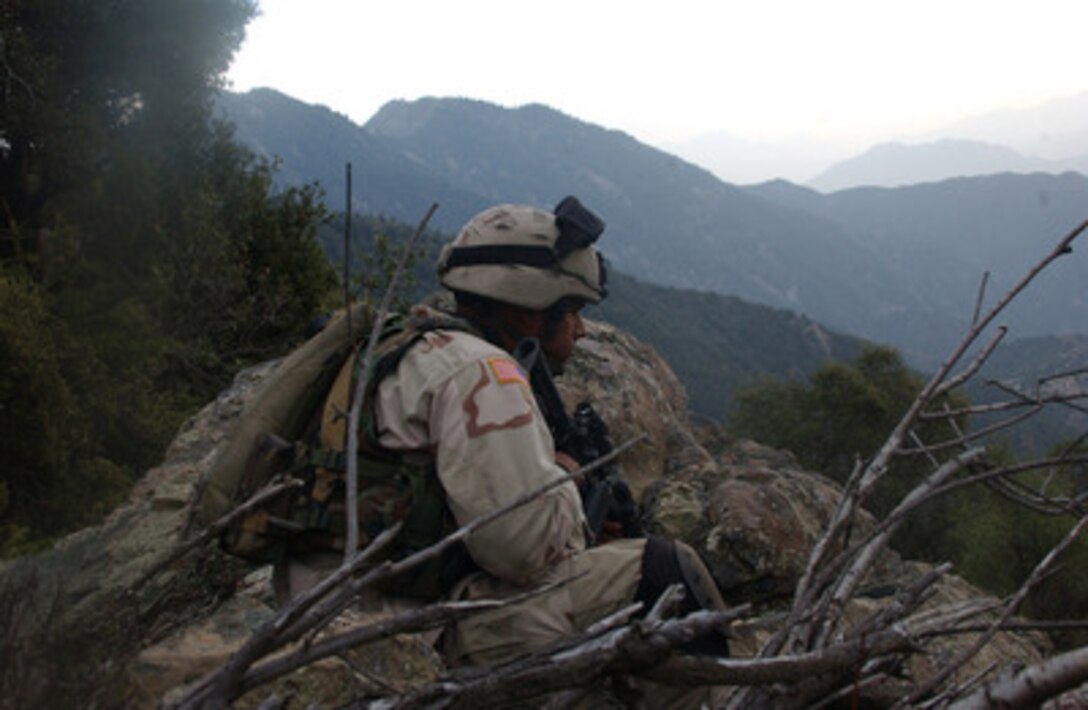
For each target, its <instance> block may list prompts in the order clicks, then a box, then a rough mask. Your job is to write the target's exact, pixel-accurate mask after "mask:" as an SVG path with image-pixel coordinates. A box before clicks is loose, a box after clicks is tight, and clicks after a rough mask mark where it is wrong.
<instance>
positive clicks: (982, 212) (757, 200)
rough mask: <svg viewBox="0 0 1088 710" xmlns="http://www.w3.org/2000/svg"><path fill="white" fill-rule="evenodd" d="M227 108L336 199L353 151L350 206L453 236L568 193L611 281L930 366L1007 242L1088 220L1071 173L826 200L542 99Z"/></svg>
mask: <svg viewBox="0 0 1088 710" xmlns="http://www.w3.org/2000/svg"><path fill="white" fill-rule="evenodd" d="M234 98H235V99H236V100H235V101H234V102H233V104H232V106H229V107H228V109H229V110H228V115H231V116H233V115H235V114H237V113H238V112H241V115H242V116H243V118H244V119H245V120H240V121H238V124H239V130H238V134H239V137H240V138H241V139H242V140H244V141H246V142H248V143H250V144H251V145H257V146H261V147H262V148H263V149H264V150H266V151H267V152H270V153H274V154H278V155H281V156H284V158H283V160H284V169H285V171H291V172H292V173H293V174H295V175H298V176H310V177H309V179H321V180H322V182H326V181H328V183H329V184H331V185H332V187H331V188H329V184H326V187H327V189H329V192H330V194H332V195H336V194H339V193H340V192H341V191H342V187H341V183H342V177H341V176H342V170H343V162H344V158H343V157H342V156H341V153H342V152H347V153H350V155H349V156H348V157H351V159H352V160H353V162H354V163H355V167H356V172H357V175H362V178H361V179H357V181H356V185H357V195H359V196H357V198H356V203H355V204H356V209H357V210H361V209H365V210H366V211H367V212H369V213H372V214H373V213H378V214H384V215H388V216H392V217H396V218H398V219H400V220H402V221H405V222H408V223H415V222H416V221H418V219H419V217H420V215H422V214H423V212H424V210H425V209H426V207H427V206H429V205H430V203H431V202H432V201H438V202H439V203H440V204H441V209H440V210H439V212H438V214H437V215H436V219H435V222H434V225H435V226H436V227H438V228H441V229H445V230H447V231H453V230H454V229H456V227H457V226H459V225H460V224H461V223H463V222H464V221H465V220H466V219H468V218H469V217H470V216H471V215H472V214H474V213H475V212H476V211H477V210H478V209H480V208H481V207H483V206H484V205H487V204H492V203H494V202H497V201H509V202H529V203H533V204H538V205H544V206H547V205H552V204H555V203H556V202H557V201H558V200H559V199H560V198H562V197H563V196H564V195H567V194H572V193H573V194H577V195H579V196H580V197H581V198H582V199H583V200H584V201H585V202H586V204H588V205H590V206H591V207H592V208H593V209H594V210H595V211H597V212H598V213H599V214H601V215H602V216H603V217H604V219H605V220H606V221H607V222H608V229H607V231H606V232H605V235H604V237H603V239H602V241H601V243H600V246H601V249H602V250H603V251H604V252H605V253H606V254H607V255H608V257H609V258H610V260H611V261H612V263H613V264H614V266H615V267H616V268H617V269H618V270H620V271H624V272H627V273H630V274H634V275H636V276H637V277H638V278H640V279H642V280H643V281H646V282H651V283H657V284H662V285H666V286H673V287H677V288H689V289H695V290H700V291H713V292H716V293H721V294H727V295H736V296H739V297H741V298H744V299H747V300H750V301H755V302H759V303H763V304H766V305H769V306H773V307H778V308H785V309H789V310H793V311H798V312H802V313H804V314H806V315H807V316H808V317H810V318H813V319H814V320H817V321H819V322H821V323H825V324H827V326H829V327H830V328H833V329H836V330H839V331H843V332H849V333H854V334H858V335H860V336H863V337H866V338H869V339H872V340H877V341H880V342H886V343H889V344H892V345H895V346H896V347H899V348H900V349H902V350H903V351H904V352H905V354H906V355H907V356H908V357H909V358H911V359H913V360H914V361H915V362H918V361H919V360H922V361H924V359H925V358H927V357H929V358H935V357H939V355H940V354H943V353H944V352H945V351H946V350H947V348H948V347H949V346H950V344H951V343H953V342H955V340H956V339H958V336H959V334H960V333H962V331H963V329H964V327H965V323H966V320H967V318H968V317H969V316H970V310H971V307H972V304H973V303H974V293H975V290H976V287H977V283H978V279H979V277H980V275H981V273H982V271H983V270H984V269H989V270H991V271H994V272H995V274H997V273H999V272H1000V274H1002V276H1001V278H1006V276H1005V273H1006V271H1008V273H1012V271H1013V269H1011V268H1010V269H1006V266H1015V267H1016V269H1022V268H1026V265H1024V264H1021V263H1019V262H1017V263H1016V264H1009V265H1006V264H1005V262H1004V261H1000V262H999V261H998V256H999V255H1000V253H1001V252H1002V250H1003V249H1004V247H1003V246H1001V245H1007V244H1015V245H1018V246H1020V247H1028V248H1027V249H1026V251H1022V252H1021V255H1020V256H1021V257H1022V258H1023V257H1024V255H1026V254H1028V253H1029V252H1030V254H1031V255H1032V256H1033V257H1035V258H1037V257H1038V256H1039V255H1041V254H1042V253H1044V251H1045V250H1044V249H1043V248H1041V245H1040V244H1039V243H1037V242H1030V241H1029V237H1031V238H1032V239H1034V238H1040V239H1043V240H1048V239H1056V238H1057V235H1058V234H1059V233H1060V232H1062V231H1064V230H1065V229H1068V228H1069V227H1070V226H1072V225H1073V224H1076V223H1077V222H1078V221H1080V220H1081V219H1083V218H1084V217H1085V216H1086V215H1085V214H1084V212H1085V209H1084V205H1085V204H1086V201H1085V197H1086V196H1088V192H1085V190H1084V189H1083V188H1084V186H1085V185H1086V184H1088V183H1086V181H1085V179H1084V178H1080V177H1078V176H1059V177H1055V176H1038V175H1029V176H1011V177H1010V176H1004V177H1006V178H1007V179H1009V180H1010V182H1007V183H1002V182H1000V181H999V180H997V179H996V178H969V179H965V180H961V181H946V182H943V183H933V184H924V185H918V186H912V187H905V188H897V189H858V190H847V191H841V192H839V193H834V194H833V195H825V196H821V195H819V194H818V193H813V192H811V191H805V190H804V189H803V188H799V187H796V186H790V187H788V188H785V187H783V184H782V183H776V184H774V185H771V186H755V187H753V188H745V189H740V188H737V187H735V186H733V185H729V184H726V183H723V182H721V181H720V180H718V179H716V178H715V177H714V176H713V175H711V174H710V173H709V172H707V171H705V170H702V169H700V168H697V167H695V166H693V165H690V164H688V163H685V162H684V161H682V160H680V159H679V158H676V157H674V156H671V155H669V154H667V153H664V152H662V151H660V150H656V149H654V148H651V147H648V146H646V145H643V144H641V143H639V142H638V141H636V140H634V139H633V138H631V137H630V136H628V135H626V134H623V133H621V132H618V131H612V130H607V129H604V128H601V127H599V126H594V125H592V124H588V123H585V122H582V121H579V120H577V119H575V118H572V117H570V116H566V115H564V114H562V113H560V112H558V111H555V110H552V109H549V108H547V107H544V106H539V105H530V106H524V107H521V108H517V109H504V108H501V107H498V106H494V105H491V104H487V103H483V102H480V101H471V100H465V99H423V100H420V101H413V102H403V101H398V102H392V103H390V104H387V105H386V106H385V107H383V109H382V110H381V111H379V112H378V114H376V115H375V116H374V117H373V118H372V119H371V120H370V121H369V122H368V123H367V125H366V126H365V127H357V126H353V125H352V124H350V122H348V121H347V120H346V119H344V118H343V117H342V116H338V115H336V114H334V113H332V112H331V111H329V110H328V109H325V108H323V107H312V106H306V105H305V104H301V103H299V102H295V101H293V100H292V99H289V98H287V97H283V96H282V95H280V96H279V97H278V100H279V101H280V102H281V103H287V104H292V108H291V111H290V113H289V114H287V113H285V114H284V115H285V116H288V115H290V116H291V117H292V118H291V120H290V121H288V120H287V118H281V117H278V116H277V114H276V111H273V110H271V109H262V110H263V114H262V117H261V118H262V120H260V121H253V120H249V119H248V118H246V116H248V113H247V111H248V109H247V108H246V107H247V106H248V104H249V103H251V102H252V101H253V100H254V99H253V94H247V95H242V96H236V97H234ZM257 98H260V96H258V97H257ZM292 102H293V103H292ZM277 122H279V123H285V124H288V125H287V126H286V127H285V126H283V125H279V124H278V123H277ZM322 141H324V143H322ZM330 144H332V146H333V147H331V148H330V147H329V145H330ZM345 146H357V148H356V147H352V148H351V149H350V151H349V150H345V149H344V147H345ZM330 165H331V167H330ZM320 176H326V177H320ZM296 179H301V178H296ZM1055 180H1057V181H1058V182H1054V181H1055ZM810 193H811V194H810ZM330 202H332V204H333V205H334V206H335V205H336V204H337V202H338V201H337V200H335V199H333V200H330ZM972 255H975V256H979V257H981V259H975V258H973V256H972ZM1082 261H1083V260H1082ZM1063 268H1064V267H1063ZM1075 268H1079V267H1075ZM1048 280H1049V279H1048ZM1071 283H1073V282H1072V281H1070V280H1068V279H1067V280H1065V281H1063V282H1062V287H1064V288H1068V287H1069V286H1070V284H1071ZM1055 293H1057V291H1055ZM1070 293H1080V292H1078V291H1076V289H1075V288H1074V290H1073V291H1071V292H1070ZM1081 301H1083V298H1081V297H1079V296H1075V297H1074V298H1073V299H1072V302H1071V303H1063V304H1062V305H1061V308H1059V309H1058V311H1057V312H1050V311H1049V310H1048V309H1051V308H1052V307H1053V306H1054V304H1055V303H1057V301H1056V300H1055V298H1049V300H1044V302H1041V303H1040V305H1039V307H1038V308H1036V309H1035V310H1034V312H1033V314H1032V316H1031V317H1030V318H1026V319H1025V322H1026V323H1027V325H1028V326H1029V327H1030V330H1028V331H1027V332H1025V333H1023V334H1024V335H1031V334H1041V333H1048V332H1056V331H1058V330H1062V329H1066V328H1068V327H1070V326H1071V324H1075V323H1077V322H1079V323H1081V324H1083V323H1084V322H1088V310H1086V308H1088V307H1086V305H1085V304H1084V303H1082V302H1081ZM1078 319H1079V321H1078ZM1080 329H1083V325H1081V326H1080Z"/></svg>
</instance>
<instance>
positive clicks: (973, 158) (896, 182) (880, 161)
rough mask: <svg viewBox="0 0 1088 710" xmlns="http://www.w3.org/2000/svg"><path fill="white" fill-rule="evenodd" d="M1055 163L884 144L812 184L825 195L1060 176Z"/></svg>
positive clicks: (982, 147)
mask: <svg viewBox="0 0 1088 710" xmlns="http://www.w3.org/2000/svg"><path fill="white" fill-rule="evenodd" d="M1061 167H1062V166H1059V165H1057V164H1055V163H1054V162H1053V161H1047V160H1043V159H1041V158H1031V157H1028V156H1024V155H1021V154H1019V153H1017V152H1016V151H1015V150H1013V149H1011V148H1006V147H1004V146H999V145H994V144H992V143H983V142H980V141H968V140H940V141H935V142H932V143H918V144H913V145H907V144H905V143H881V144H880V145H877V146H874V147H872V148H870V149H869V150H867V151H865V152H864V153H862V154H861V155H859V156H856V157H854V158H850V159H849V160H844V161H842V162H840V163H836V164H834V165H832V166H831V167H830V168H828V169H827V170H825V171H823V172H822V173H820V174H819V175H817V176H816V177H814V178H812V180H810V181H809V182H808V185H809V186H810V187H813V188H815V189H817V190H820V191H822V192H834V191H836V190H845V189H847V188H851V187H858V186H877V187H898V186H901V185H913V184H917V183H923V182H938V181H940V180H946V179H948V178H955V177H966V176H971V175H991V174H994V173H1004V172H1014V173H1027V172H1042V171H1050V172H1060V171H1061Z"/></svg>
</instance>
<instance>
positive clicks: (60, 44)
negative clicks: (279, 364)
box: [0, 0, 335, 552]
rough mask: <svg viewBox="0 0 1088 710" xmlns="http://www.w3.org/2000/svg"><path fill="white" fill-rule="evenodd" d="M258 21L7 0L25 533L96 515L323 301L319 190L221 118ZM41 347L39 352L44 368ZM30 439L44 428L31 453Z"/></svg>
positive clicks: (16, 491) (16, 455)
mask: <svg viewBox="0 0 1088 710" xmlns="http://www.w3.org/2000/svg"><path fill="white" fill-rule="evenodd" d="M255 12H256V5H255V3H254V2H252V0H163V1H161V2H154V3H146V2H132V1H130V0H107V1H105V2H103V1H100V0H63V1H62V0H3V2H2V3H0V79H2V81H0V101H2V104H0V105H2V112H3V122H2V124H0V185H2V186H3V190H2V193H0V194H2V197H0V208H2V211H0V214H2V215H3V218H2V220H0V268H2V270H3V277H4V280H3V282H2V283H3V289H4V291H5V293H4V298H3V299H2V300H0V307H3V308H5V309H6V310H5V312H4V314H3V315H4V317H5V323H8V322H9V320H8V318H11V320H10V323H11V327H8V328H5V329H2V330H0V369H3V370H4V371H5V372H6V373H11V376H10V377H9V379H7V380H6V382H7V383H8V384H7V386H8V387H9V391H10V392H11V393H12V395H13V396H14V397H16V398H17V400H18V402H19V405H20V406H19V408H17V409H16V408H14V407H13V408H10V409H5V410H4V411H3V412H2V413H0V417H3V418H4V421H3V422H2V423H3V425H5V431H6V432H7V431H10V432H11V434H10V438H8V439H4V440H3V442H2V443H3V448H2V449H0V466H2V468H0V475H2V476H3V478H2V479H0V481H2V483H3V490H4V491H5V493H6V497H7V500H8V501H9V504H8V505H7V508H6V510H5V511H0V524H3V525H7V526H8V529H9V530H11V531H19V530H21V531H23V533H28V534H29V535H30V537H31V538H35V537H37V538H43V537H48V536H51V535H57V534H60V533H63V532H64V531H65V530H68V529H72V528H73V527H77V526H79V525H84V524H86V523H88V522H90V521H91V520H93V519H94V518H95V517H96V516H98V515H101V514H102V512H103V511H104V510H106V509H108V508H109V507H110V506H111V504H112V503H113V502H115V501H116V500H117V499H118V497H119V496H120V495H122V494H123V492H124V490H125V487H126V486H127V485H128V484H129V483H131V481H132V480H134V478H135V476H136V475H137V474H138V473H139V472H140V471H143V470H145V469H146V468H147V467H149V466H151V465H153V464H154V463H155V462H156V461H157V460H158V457H159V456H160V454H161V451H162V447H163V446H164V445H165V443H166V442H167V441H168V439H169V437H170V435H171V434H172V432H173V431H174V430H175V429H176V427H177V425H178V424H179V423H180V421H181V420H182V419H183V418H184V417H185V416H186V415H187V414H188V413H189V412H191V410H192V408H193V407H195V406H197V405H199V404H203V403H204V402H205V401H207V399H208V397H210V396H211V395H212V394H214V393H215V392H216V391H218V389H219V388H221V387H222V386H223V385H224V384H225V383H226V382H227V381H228V379H229V377H231V376H232V375H233V374H234V372H236V371H237V369H238V368H239V367H241V366H243V365H245V364H248V363H252V362H254V361H256V360H260V359H265V358H269V357H272V356H274V355H276V354H279V353H280V352H282V350H283V348H284V347H286V345H287V344H289V343H290V342H292V341H293V340H294V339H297V338H298V337H300V336H301V335H302V333H303V331H304V328H305V326H306V323H307V321H308V320H309V319H310V318H311V317H312V316H313V315H314V314H316V313H317V312H318V311H319V310H320V309H321V308H322V307H323V306H325V305H326V304H325V300H326V298H327V297H328V294H329V293H330V292H331V289H332V287H333V286H334V283H335V276H334V274H333V273H332V272H331V269H330V267H329V266H328V264H327V262H326V260H325V258H324V256H323V255H322V254H321V252H320V249H319V248H318V247H317V245H316V243H315V241H314V234H315V230H316V227H317V225H318V224H319V223H320V222H321V221H322V220H323V219H325V211H324V207H323V206H322V204H321V195H320V193H319V192H318V191H317V190H316V188H314V187H307V188H303V189H291V190H287V191H286V192H284V193H281V194H278V195H276V194H273V193H272V179H271V167H270V166H269V165H268V164H267V163H264V162H262V161H258V160H257V159H255V158H254V156H253V155H252V154H251V153H250V152H249V151H247V150H245V149H243V148H241V147H240V146H239V145H237V144H236V143H235V142H234V140H233V137H232V134H231V129H230V128H229V127H227V126H224V125H220V124H218V123H217V122H216V121H215V120H213V117H212V115H211V106H212V100H213V97H214V95H215V92H216V91H217V90H218V88H219V86H220V84H221V81H222V80H221V76H222V73H223V72H224V71H225V70H226V68H227V66H228V64H229V61H230V59H231V57H232V56H233V54H234V52H235V50H236V49H237V47H238V45H239V43H240V42H241V39H242V37H243V32H244V28H245V25H246V23H247V22H248V21H249V19H250V18H252V17H253V15H254V13H255ZM33 343H38V344H41V347H43V350H42V352H43V354H44V359H43V362H42V363H40V364H38V365H34V366H29V365H27V358H26V353H27V352H28V349H29V348H32V347H37V346H32V345H31V344H33ZM46 346H48V347H46ZM58 398H59V399H58ZM58 402H62V404H63V406H62V405H61V404H58ZM9 426H10V429H9V428H8V427H9ZM35 431H41V432H46V433H49V436H47V437H45V438H42V439H41V440H40V442H41V443H40V445H36V446H37V448H35V447H32V446H29V445H28V444H27V443H26V441H27V439H28V438H29V437H30V436H32V433H33V432H35ZM28 482H30V483H28ZM72 490H79V491H81V492H82V493H83V495H81V496H76V497H73V496H72V495H71V494H70V491H72ZM16 501H17V502H18V505H15V502H16ZM14 534H15V533H14V532H12V534H11V535H7V536H6V537H8V538H10V539H12V540H13V539H14V537H13V536H14ZM20 534H22V533H20ZM24 537H25V535H24ZM20 539H23V538H20ZM4 546H5V543H4V538H0V548H3V547H4ZM7 547H8V548H9V549H8V550H7V551H8V552H12V551H13V549H12V548H11V546H10V545H8V546H7Z"/></svg>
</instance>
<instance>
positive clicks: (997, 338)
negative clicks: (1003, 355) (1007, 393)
mask: <svg viewBox="0 0 1088 710" xmlns="http://www.w3.org/2000/svg"><path fill="white" fill-rule="evenodd" d="M975 315H976V318H977V316H978V314H977V313H976V314H975ZM1008 332H1009V329H1008V328H1006V327H1005V326H1001V327H1000V328H998V329H997V332H996V333H994V336H993V338H991V339H990V342H989V343H987V344H986V346H985V347H984V348H982V351H981V352H979V354H978V355H977V356H976V357H975V359H974V360H972V361H971V364H970V365H968V366H967V368H966V369H965V370H964V371H963V372H961V373H960V374H958V375H956V376H955V377H951V378H949V379H947V380H945V381H944V382H943V383H942V384H941V386H940V387H938V388H937V389H935V390H934V391H933V397H934V398H936V397H940V396H941V395H942V394H946V393H948V392H951V391H952V390H954V389H956V388H957V387H959V386H960V385H962V384H963V383H964V382H966V381H967V380H969V379H971V378H972V377H974V376H975V374H976V373H977V372H978V371H979V368H981V367H982V366H983V365H984V364H985V363H986V361H987V360H989V359H990V356H991V355H993V353H994V350H995V349H996V348H997V346H998V345H999V344H1000V343H1001V341H1002V340H1003V339H1004V338H1005V335H1006V334H1007V333H1008Z"/></svg>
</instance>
